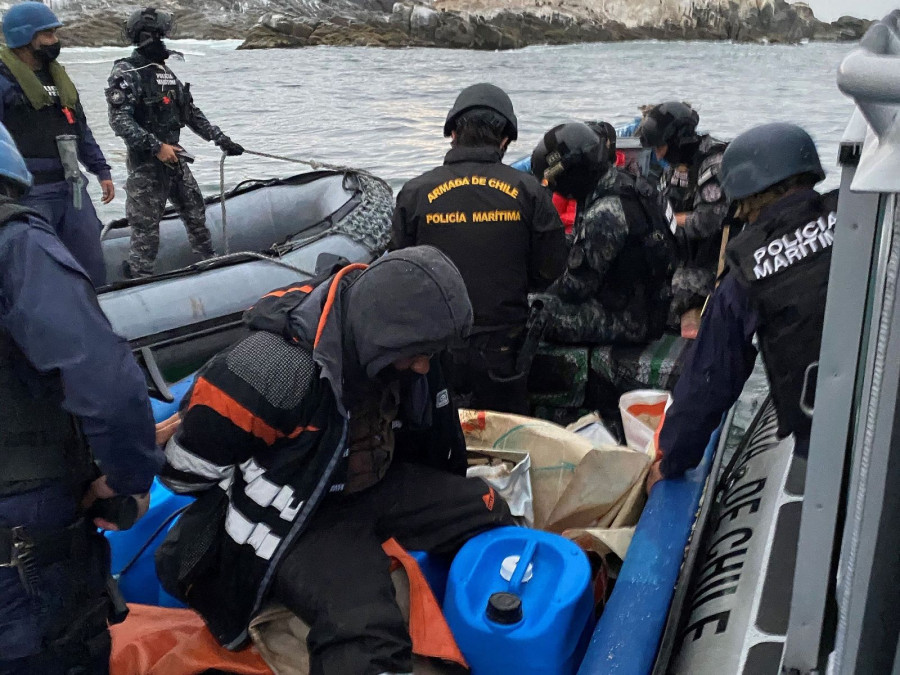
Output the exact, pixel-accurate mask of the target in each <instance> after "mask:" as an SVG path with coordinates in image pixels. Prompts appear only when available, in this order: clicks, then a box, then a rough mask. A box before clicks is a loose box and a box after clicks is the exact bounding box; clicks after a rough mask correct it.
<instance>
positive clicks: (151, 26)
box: [125, 7, 175, 45]
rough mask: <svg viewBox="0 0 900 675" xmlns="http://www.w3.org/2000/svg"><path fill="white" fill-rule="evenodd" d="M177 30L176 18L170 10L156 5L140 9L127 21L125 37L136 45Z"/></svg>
mask: <svg viewBox="0 0 900 675" xmlns="http://www.w3.org/2000/svg"><path fill="white" fill-rule="evenodd" d="M174 30H175V19H174V18H173V17H172V15H171V14H169V13H168V12H164V11H163V10H161V9H156V8H155V7H145V8H144V9H139V10H137V11H136V12H134V13H133V14H132V15H131V16H129V17H128V21H126V22H125V37H126V38H127V39H128V40H129V41H130V42H131V43H132V44H135V45H140V44H144V43H146V42H149V41H150V40H153V39H154V38H158V39H161V38H164V37H166V36H167V35H171V34H172V33H173V32H174Z"/></svg>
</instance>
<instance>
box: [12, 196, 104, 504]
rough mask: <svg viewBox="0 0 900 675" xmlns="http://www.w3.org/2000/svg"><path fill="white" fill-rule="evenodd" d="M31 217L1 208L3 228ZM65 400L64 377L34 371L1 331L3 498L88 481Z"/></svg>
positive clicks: (85, 455)
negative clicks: (52, 484)
mask: <svg viewBox="0 0 900 675" xmlns="http://www.w3.org/2000/svg"><path fill="white" fill-rule="evenodd" d="M26 215H36V214H34V212H33V211H31V210H30V209H26V208H24V207H22V206H19V205H17V204H14V203H11V202H0V227H4V226H5V225H6V224H7V223H9V222H11V221H15V220H21V219H22V218H23V217H25V216H26ZM23 376H24V378H23ZM25 378H27V380H26V379H25ZM62 399H63V388H62V380H61V379H60V377H59V375H57V374H52V373H48V374H42V373H38V372H37V371H35V370H34V369H33V368H31V366H30V365H29V364H28V362H27V361H26V359H25V356H24V355H23V354H22V352H21V350H20V349H19V348H18V346H16V343H15V342H14V341H13V340H12V338H11V337H10V335H9V333H8V332H7V331H6V330H4V329H2V328H0V496H7V495H13V494H19V493H22V492H26V491H28V490H32V489H35V488H38V487H41V486H42V485H46V484H47V483H50V482H56V481H67V482H70V484H72V485H73V486H75V485H76V484H77V483H79V482H81V481H82V480H84V479H85V477H86V476H87V475H88V469H89V467H90V453H89V451H88V449H87V445H86V444H85V443H84V442H83V440H82V438H81V434H80V433H79V432H78V428H77V422H76V421H75V419H74V418H73V417H72V416H71V415H69V414H68V413H67V412H66V411H65V410H63V409H62V407H61V402H62Z"/></svg>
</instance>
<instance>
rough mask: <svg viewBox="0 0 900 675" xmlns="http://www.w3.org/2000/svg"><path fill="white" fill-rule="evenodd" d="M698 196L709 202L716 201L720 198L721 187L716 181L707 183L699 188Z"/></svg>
mask: <svg viewBox="0 0 900 675" xmlns="http://www.w3.org/2000/svg"><path fill="white" fill-rule="evenodd" d="M700 198H701V199H702V200H703V201H705V202H707V203H710V204H711V203H713V202H717V201H719V200H721V199H722V187H721V186H720V185H719V183H718V182H716V181H713V182H711V183H707V184H706V185H704V186H702V187H701V188H700Z"/></svg>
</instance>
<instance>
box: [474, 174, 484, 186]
mask: <svg viewBox="0 0 900 675" xmlns="http://www.w3.org/2000/svg"><path fill="white" fill-rule="evenodd" d="M472 185H487V178H486V177H485V176H472Z"/></svg>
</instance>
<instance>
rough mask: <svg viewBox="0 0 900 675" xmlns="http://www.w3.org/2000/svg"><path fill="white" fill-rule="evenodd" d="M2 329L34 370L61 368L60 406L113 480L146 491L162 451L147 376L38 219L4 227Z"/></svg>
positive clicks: (128, 490)
mask: <svg viewBox="0 0 900 675" xmlns="http://www.w3.org/2000/svg"><path fill="white" fill-rule="evenodd" d="M0 328H2V329H3V330H4V331H6V332H7V333H8V334H9V335H10V337H11V338H12V339H13V341H14V342H15V343H16V345H17V346H18V348H19V349H20V350H21V351H22V353H23V354H24V356H25V358H26V359H27V360H28V363H29V364H30V365H31V367H32V368H34V370H36V371H38V372H41V373H48V372H53V371H56V372H58V373H59V375H60V377H61V378H62V383H63V389H64V392H65V395H64V399H63V401H62V407H63V408H64V409H65V410H66V411H67V412H69V413H71V414H72V415H75V416H76V417H78V418H79V420H80V421H81V427H82V430H83V432H84V434H85V436H86V437H87V440H88V443H89V444H90V447H91V450H92V452H93V455H94V458H95V460H96V461H97V463H98V464H99V465H100V468H101V470H102V471H103V473H104V474H106V476H107V479H108V482H109V486H110V487H111V488H112V489H113V490H115V491H116V492H117V493H119V494H138V493H143V492H146V491H147V490H149V489H150V484H151V482H152V481H153V477H154V476H155V475H156V473H157V471H158V470H159V469H160V468H161V466H162V462H163V457H162V453H161V452H160V451H158V450H157V448H156V444H155V434H154V424H153V416H152V413H151V410H150V403H149V400H148V398H147V385H146V383H145V381H144V378H143V375H142V374H141V371H140V368H139V367H138V365H137V363H136V362H135V360H134V357H133V356H132V354H131V350H130V349H129V346H128V343H127V342H126V341H125V340H124V339H123V338H121V337H119V336H118V335H116V334H115V333H114V332H113V330H112V327H111V326H110V324H109V321H108V320H107V318H106V316H105V315H104V314H103V311H102V310H101V309H100V305H99V303H98V302H97V296H96V294H95V293H94V287H93V286H92V285H91V282H90V281H89V280H88V278H87V275H86V274H85V273H84V271H83V270H82V269H81V267H79V265H78V263H76V262H75V259H74V258H73V257H72V255H71V254H70V253H69V252H68V250H67V249H66V248H65V247H64V246H63V245H62V243H61V242H60V241H59V239H58V238H57V237H56V235H55V234H54V233H53V230H52V229H50V227H49V226H48V225H46V224H45V223H44V222H43V221H41V220H38V219H36V218H31V217H28V218H27V219H25V220H18V221H13V222H9V223H7V224H6V225H5V226H3V227H0Z"/></svg>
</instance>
